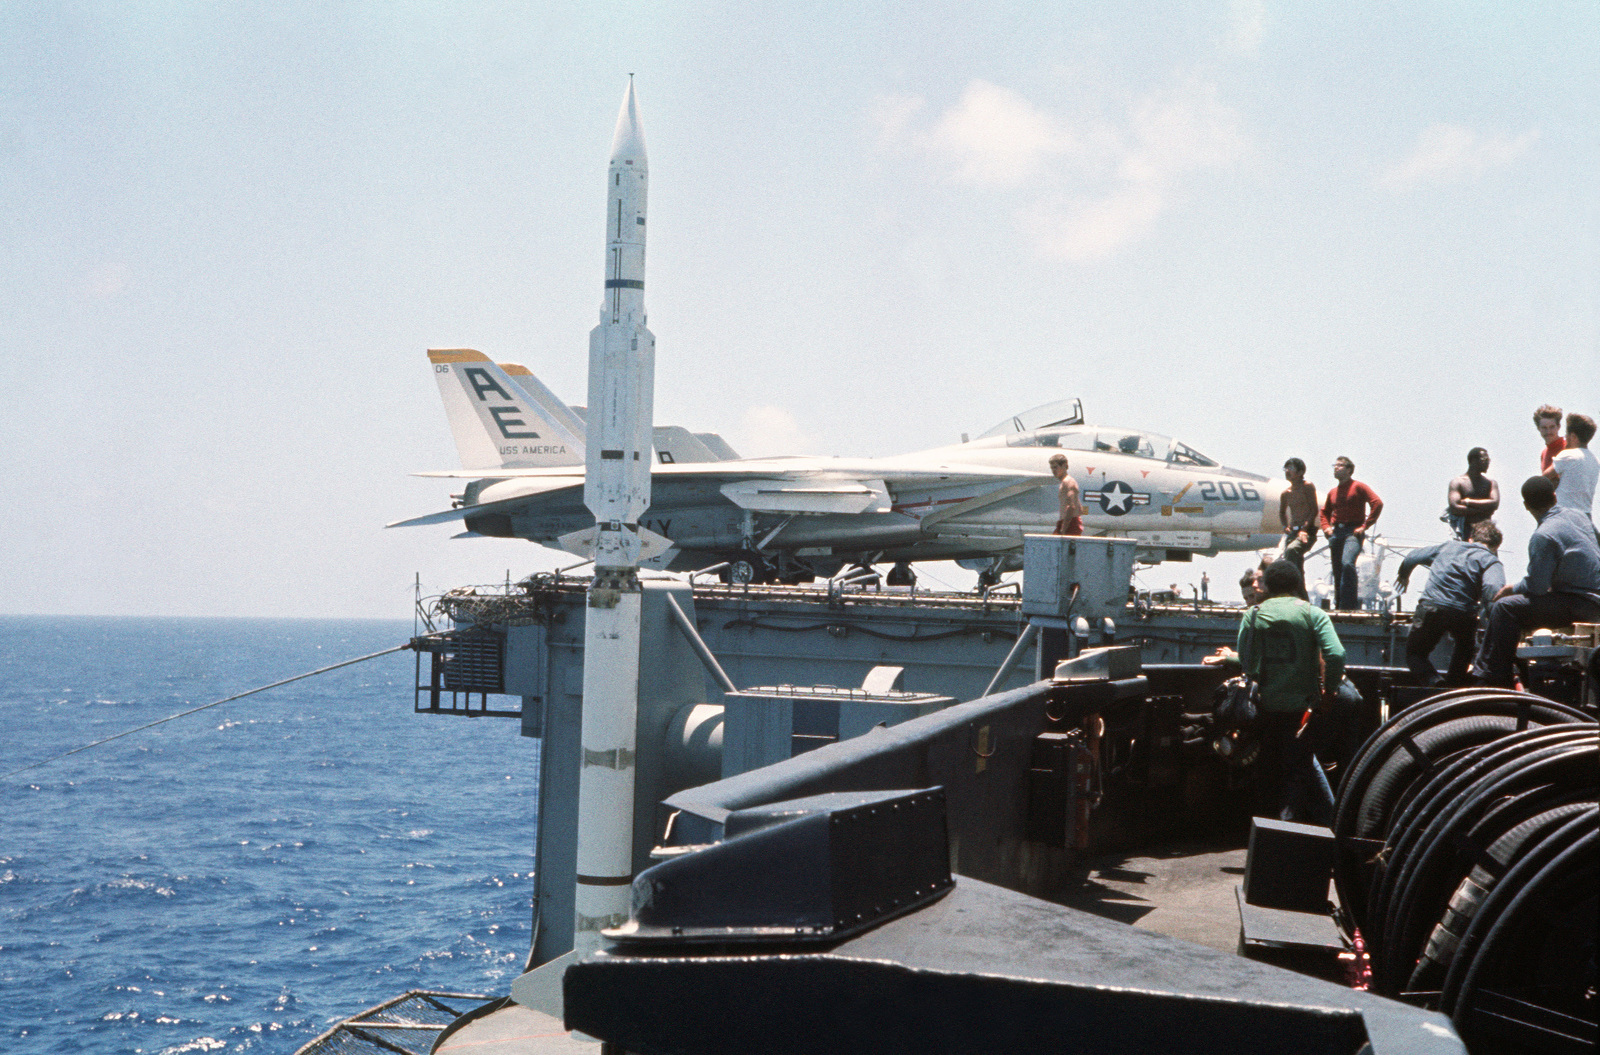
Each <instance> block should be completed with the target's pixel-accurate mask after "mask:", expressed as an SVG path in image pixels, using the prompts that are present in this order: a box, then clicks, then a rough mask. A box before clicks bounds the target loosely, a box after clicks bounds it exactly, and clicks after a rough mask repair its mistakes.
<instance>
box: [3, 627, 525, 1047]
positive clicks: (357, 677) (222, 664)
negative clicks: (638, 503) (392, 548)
mask: <svg viewBox="0 0 1600 1055" xmlns="http://www.w3.org/2000/svg"><path fill="white" fill-rule="evenodd" d="M410 636H411V626H410V624H409V623H405V622H398V621H396V622H387V621H360V620H283V619H137V618H66V617H0V772H9V771H10V770H13V769H16V768H18V767H19V766H23V765H26V764H28V763H30V762H33V761H36V760H38V759H41V758H45V757H47V756H50V755H53V754H57V753H59V752H61V751H65V750H68V749H70V748H73V747H76V746H79V745H81V744H84V743H87V742H89V741H92V740H97V739H100V738H102V737H106V736H110V735H111V734H112V733H115V732H120V731H121V730H123V729H127V728H131V727H134V726H138V725H142V724H144V723H146V722H150V721H154V720H156V719H158V718H162V717H165V716H166V715H169V714H172V713H174V712H177V711H181V710H184V709H186V708H189V707H194V706H198V705H200V704H204V703H209V702H211V701H213V700H217V699H220V698H222V697H225V696H230V695H232V694H234V693H237V692H241V691H244V690H246V689H250V688H254V687H256V686H259V685H264V684H267V683H269V682H273V681H277V680H280V679H282V678H286V677H291V676H293V675H295V674H300V673H303V672H305V671H308V670H312V669H315V668H318V667H322V666H327V665H329V664H332V663H335V662H338V661H340V660H343V659H348V658H353V657H356V656H360V655H365V654H367V653H371V652H377V651H379V650H381V649H384V648H388V647H390V646H393V645H396V644H400V643H401V642H403V641H405V640H407V639H408V638H409V637H410ZM414 662H415V659H414V656H413V654H412V653H410V652H400V653H396V654H393V655H389V656H383V657H381V658H378V659H374V660H371V661H369V662H366V663H361V664H357V665H355V666H352V667H347V668H345V669H342V670H338V671H334V672H331V673H328V674H323V675H319V676H318V677H315V678H311V679H308V680H306V681H300V682H296V683H294V684H292V685H288V686H285V687H283V688H278V689H272V690H269V691H267V692H264V693H261V694H259V695H256V696H251V697H248V698H246V699H243V700H238V701H234V702H232V703H226V704H223V705H221V706H219V707H214V708H212V709H210V710H206V711H203V712H201V713H199V714H195V715H191V716H189V717H187V718H183V719H180V720H178V721H174V722H169V723H167V724H166V725H162V726H159V727H157V728H155V729H151V730H147V731H145V732H141V733H137V734H135V735H133V736H128V737H124V738H122V739H120V740H116V741H113V742H112V743H109V744H105V745H104V746H101V747H97V748H94V749H92V750H90V751H85V752H82V753H80V754H76V755H73V756H71V757H69V758H64V759H61V760H59V761H56V762H51V763H50V764H48V765H45V766H43V767H40V768H37V769H33V770H30V771H29V772H27V773H24V774H21V775H19V776H15V777H11V778H8V779H6V780H4V781H3V782H0V796H3V800H0V801H3V803H4V806H3V812H0V1048H3V1049H4V1050H6V1051H11V1052H40V1053H48V1052H118V1053H123V1052H151V1053H157V1052H161V1053H168V1055H177V1053H182V1052H225V1051H226V1052H232V1051H248V1052H293V1051H294V1050H295V1049H296V1048H297V1047H299V1046H300V1045H302V1044H304V1043H306V1042H307V1041H309V1040H311V1039H312V1038H313V1037H315V1036H316V1035H317V1034H319V1033H321V1032H323V1031H324V1030H325V1029H327V1028H328V1027H329V1025H330V1024H331V1023H332V1022H334V1021H337V1020H338V1019H341V1018H344V1017H346V1016H348V1015H352V1014H354V1013H356V1012H358V1011H360V1010H362V1009H363V1008H366V1007H369V1006H371V1005H373V1004H376V1003H379V1002H380V1001H383V1000H386V999H389V998H390V997H393V996H397V995H399V994H400V993H402V992H404V991H405V990H407V989H434V990H452V991H457V992H482V993H490V994H495V995H500V994H504V993H506V992H508V991H509V989H510V985H511V981H512V979H513V978H515V977H516V975H517V974H518V973H519V972H520V970H521V968H522V965H523V962H524V960H525V959H526V957H527V954H528V945H529V932H530V899H531V895H532V890H533V879H532V871H533V852H534V839H535V820H536V817H537V802H536V796H537V781H536V774H537V771H538V742H537V741H534V740H529V739H525V738H523V737H521V736H519V735H518V723H517V722H516V721H515V720H511V719H503V718H481V719H467V718H458V717H445V716H437V715H419V714H413V713H412V686H413V684H414V682H413V678H414V670H415V668H414Z"/></svg>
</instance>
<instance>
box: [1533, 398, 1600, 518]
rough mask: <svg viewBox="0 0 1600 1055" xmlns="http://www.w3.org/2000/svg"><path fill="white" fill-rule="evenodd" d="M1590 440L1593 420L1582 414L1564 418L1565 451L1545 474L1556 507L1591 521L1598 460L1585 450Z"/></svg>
mask: <svg viewBox="0 0 1600 1055" xmlns="http://www.w3.org/2000/svg"><path fill="white" fill-rule="evenodd" d="M1592 439H1594V419H1593V418H1591V417H1589V416H1587V415H1585V414H1568V415H1567V449H1566V450H1564V451H1562V452H1561V453H1560V454H1558V455H1556V456H1555V458H1554V460H1553V461H1552V462H1551V463H1550V468H1549V469H1547V470H1545V474H1544V475H1546V476H1548V477H1549V478H1550V480H1551V482H1553V483H1554V484H1555V485H1556V506H1557V507H1558V508H1561V509H1576V510H1577V511H1578V512H1580V513H1582V514H1583V515H1584V516H1586V517H1589V518H1590V519H1591V520H1592V519H1594V487H1595V481H1596V479H1600V460H1597V459H1596V458H1595V456H1594V452H1593V451H1591V450H1590V449H1589V441H1590V440H1592Z"/></svg>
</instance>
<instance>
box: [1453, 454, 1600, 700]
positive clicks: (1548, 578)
mask: <svg viewBox="0 0 1600 1055" xmlns="http://www.w3.org/2000/svg"><path fill="white" fill-rule="evenodd" d="M1522 504H1523V507H1524V508H1526V509H1527V510H1528V512H1529V513H1532V514H1533V518H1534V519H1535V520H1537V521H1538V522H1539V526H1538V527H1537V528H1535V529H1534V532H1533V537H1532V538H1530V539H1529V540H1528V574H1527V575H1526V576H1524V577H1523V579H1522V581H1521V582H1519V583H1517V584H1516V585H1515V586H1504V587H1501V589H1500V591H1499V593H1497V594H1495V598H1494V603H1493V604H1492V605H1490V606H1489V627H1488V629H1487V630H1486V631H1485V632H1484V635H1483V645H1482V646H1481V647H1480V648H1479V649H1478V658H1477V659H1476V660H1474V661H1473V664H1472V677H1473V678H1474V679H1475V680H1477V681H1481V682H1483V683H1484V684H1486V685H1495V686H1499V687H1509V686H1510V685H1511V664H1512V661H1513V660H1515V659H1516V654H1517V638H1518V636H1519V635H1520V633H1521V631H1523V630H1533V629H1537V628H1539V627H1556V626H1566V625H1567V624H1568V623H1575V622H1576V623H1594V622H1600V542H1597V541H1596V539H1595V531H1594V526H1593V524H1592V523H1591V522H1590V520H1589V518H1588V517H1587V516H1585V515H1584V514H1582V513H1580V512H1578V511H1577V510H1575V509H1567V508H1565V507H1558V506H1557V505H1556V488H1555V484H1553V483H1551V482H1550V481H1549V480H1548V479H1546V478H1545V477H1543V476H1531V477H1529V478H1528V479H1527V480H1525V481H1524V482H1523V484H1522Z"/></svg>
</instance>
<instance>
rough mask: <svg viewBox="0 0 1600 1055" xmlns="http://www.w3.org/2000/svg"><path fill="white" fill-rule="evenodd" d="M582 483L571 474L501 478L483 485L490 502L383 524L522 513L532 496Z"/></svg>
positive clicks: (418, 523)
mask: <svg viewBox="0 0 1600 1055" xmlns="http://www.w3.org/2000/svg"><path fill="white" fill-rule="evenodd" d="M582 486H583V485H582V483H578V482H574V481H573V479H572V478H571V477H570V476H569V477H559V478H557V479H554V480H502V481H501V482H499V483H497V484H492V485H490V486H489V487H486V488H484V490H483V491H482V492H481V495H480V496H481V497H485V498H487V499H488V500H487V501H483V502H476V503H473V504H471V505H464V506H461V507H459V508H456V509H445V510H441V511H440V512H438V513H429V514H427V515H426V516H420V517H412V518H411V519H410V520H396V521H395V522H394V523H392V524H385V525H384V527H421V526H423V525H425V524H448V523H449V522H450V521H452V520H462V519H465V518H466V517H477V516H484V515H486V514H491V513H520V512H523V511H524V509H525V508H526V504H527V501H528V499H530V498H533V497H535V496H538V495H548V494H552V493H554V492H556V491H563V490H566V489H568V488H572V489H575V490H576V489H580V488H582Z"/></svg>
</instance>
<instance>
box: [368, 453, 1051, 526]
mask: <svg viewBox="0 0 1600 1055" xmlns="http://www.w3.org/2000/svg"><path fill="white" fill-rule="evenodd" d="M416 475H419V476H429V477H444V478H465V477H470V478H474V479H490V480H494V481H496V482H495V483H492V484H490V485H489V486H487V487H485V488H483V490H482V491H480V492H479V493H478V499H479V501H478V504H476V505H468V506H463V507H461V508H459V509H448V510H443V511H441V512H438V513H430V514H427V515H426V516H421V517H414V518H412V519H409V520H400V521H396V522H394V523H392V524H389V525H387V526H389V527H412V526H417V525H423V524H442V523H447V522H449V521H451V520H460V519H463V518H465V517H468V516H480V515H484V514H493V513H527V512H530V511H537V512H539V513H540V514H567V513H581V512H582V510H583V474H582V473H581V472H579V473H574V472H573V470H572V469H571V468H569V467H539V468H525V469H497V470H493V471H492V472H488V473H485V472H483V471H481V470H480V471H477V472H473V471H471V470H446V471H442V472H427V473H418V474H416ZM1051 480H1052V477H1050V476H1049V475H1048V474H1046V473H1026V472H1017V471H1015V470H1012V469H1001V468H995V467H992V466H981V465H980V466H975V465H941V466H935V467H931V468H923V467H918V466H904V465H894V466H889V465H885V464H884V463H882V462H878V461H862V462H845V461H844V460H843V459H832V458H830V459H813V458H771V459H762V460H749V461H741V462H697V463H688V464H684V465H672V464H668V465H657V466H654V467H652V470H651V474H650V488H651V496H650V508H651V509H652V510H655V511H657V512H661V511H664V510H670V509H680V508H684V507H688V506H697V505H705V504H707V503H711V502H715V501H717V500H719V498H721V499H726V500H727V501H729V502H732V503H733V504H734V505H736V506H738V507H739V508H741V509H747V510H750V511H751V512H757V513H845V514H851V513H875V512H881V513H887V512H890V511H891V510H892V508H893V505H892V501H893V499H892V495H893V493H894V492H904V491H906V490H917V491H919V492H920V491H933V490H941V491H942V490H944V489H946V488H952V487H961V486H963V485H977V486H985V487H992V488H993V489H992V490H986V491H985V493H984V494H982V495H980V496H977V497H974V498H970V499H965V500H963V501H961V502H960V503H959V504H957V505H954V506H952V507H950V508H949V509H948V510H941V511H940V513H938V514H935V515H936V516H938V518H939V519H940V520H943V519H947V518H948V517H949V516H952V515H956V514H957V513H958V512H961V513H964V512H967V511H969V510H971V509H976V508H981V507H982V506H986V505H989V504H991V503H993V502H999V501H1003V500H1004V499H1006V498H1010V497H1011V496H1013V495H1015V494H1020V493H1022V492H1023V491H1028V490H1031V489H1033V488H1035V487H1039V486H1041V485H1042V484H1044V483H1048V482H1050V481H1051Z"/></svg>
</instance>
